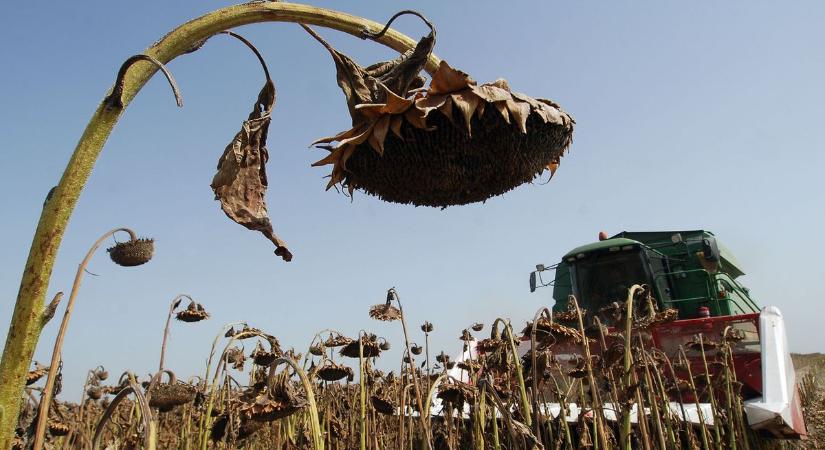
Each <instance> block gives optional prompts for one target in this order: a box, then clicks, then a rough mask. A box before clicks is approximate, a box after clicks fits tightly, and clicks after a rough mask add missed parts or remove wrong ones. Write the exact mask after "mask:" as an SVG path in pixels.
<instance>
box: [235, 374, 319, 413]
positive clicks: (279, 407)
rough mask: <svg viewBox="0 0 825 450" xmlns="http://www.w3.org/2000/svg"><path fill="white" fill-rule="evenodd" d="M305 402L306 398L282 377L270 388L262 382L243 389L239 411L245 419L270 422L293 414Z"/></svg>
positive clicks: (303, 405) (304, 404)
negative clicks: (245, 389)
mask: <svg viewBox="0 0 825 450" xmlns="http://www.w3.org/2000/svg"><path fill="white" fill-rule="evenodd" d="M306 403H307V401H306V399H305V398H303V397H302V396H301V395H300V394H299V393H298V392H296V390H295V388H294V387H293V386H292V384H291V383H290V382H289V381H288V380H287V379H285V378H284V379H282V380H281V381H280V382H278V383H276V384H275V386H274V387H273V388H272V389H269V387H268V386H266V385H265V384H263V385H257V386H253V387H252V388H250V389H248V390H247V391H245V392H244V394H243V395H242V396H241V403H240V406H239V411H240V413H241V416H243V417H246V418H247V419H252V420H256V421H261V422H271V421H273V420H276V419H282V418H284V417H288V416H291V415H292V414H295V413H296V412H298V411H299V410H301V409H302V408H304V407H305V406H306Z"/></svg>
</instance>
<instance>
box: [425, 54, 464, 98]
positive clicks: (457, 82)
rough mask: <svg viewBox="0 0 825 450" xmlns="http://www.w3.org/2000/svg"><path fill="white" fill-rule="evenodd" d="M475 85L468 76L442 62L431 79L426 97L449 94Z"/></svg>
mask: <svg viewBox="0 0 825 450" xmlns="http://www.w3.org/2000/svg"><path fill="white" fill-rule="evenodd" d="M475 84H476V82H475V80H473V79H472V78H470V75H467V74H466V73H464V72H462V71H460V70H458V69H453V68H452V67H450V65H449V64H447V61H444V60H442V61H441V64H439V65H438V69H437V70H436V71H435V73H434V74H433V79H432V80H431V81H430V88H429V89H428V90H427V95H428V96H429V95H437V94H449V93H452V92H456V91H460V90H462V89H466V88H468V87H471V86H475Z"/></svg>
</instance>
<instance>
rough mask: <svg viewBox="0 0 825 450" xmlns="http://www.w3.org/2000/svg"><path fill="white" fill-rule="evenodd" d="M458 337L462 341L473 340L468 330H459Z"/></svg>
mask: <svg viewBox="0 0 825 450" xmlns="http://www.w3.org/2000/svg"><path fill="white" fill-rule="evenodd" d="M458 338H459V339H461V340H462V341H472V340H473V335H472V334H470V330H467V329H464V330H461V336H459V337H458Z"/></svg>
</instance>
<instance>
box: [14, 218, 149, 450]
mask: <svg viewBox="0 0 825 450" xmlns="http://www.w3.org/2000/svg"><path fill="white" fill-rule="evenodd" d="M118 231H125V232H126V233H129V237H130V239H131V240H137V235H135V232H134V231H132V230H130V229H128V228H115V229H114V230H110V231H107V232H106V233H104V234H103V236H100V238H98V240H97V241H95V243H94V244H92V248H90V249H89V251H88V252H87V253H86V257H85V258H83V261H82V262H81V263H80V265H79V266H77V273H76V274H75V276H74V283H73V284H72V292H71V293H69V303H67V304H66V310H65V312H64V313H63V320H62V321H61V322H60V329H59V330H58V332H57V338H55V340H54V349H53V350H52V361H51V364H50V365H49V375H48V377H47V378H46V386H45V387H44V388H43V394H42V395H41V396H40V407H39V408H38V413H37V428H36V431H35V435H34V446H33V447H32V448H33V449H34V450H41V449H42V448H43V443H44V442H45V436H46V425H47V424H48V422H49V407H50V406H51V403H52V392H53V391H54V382H55V379H56V377H57V370H58V366H59V365H60V353H61V351H62V350H63V341H64V339H65V338H66V331H67V330H68V328H69V319H71V317H72V309H74V302H75V300H76V299H77V292H78V291H79V290H80V283H81V282H82V281H83V274H84V273H86V267H87V266H88V265H89V261H91V260H92V256H94V254H95V251H97V249H98V247H100V245H101V244H103V241H105V240H106V239H109V238H110V237H111V236H113V235H114V234H115V233H117V232H118ZM5 356H6V355H5V352H4V353H3V359H5Z"/></svg>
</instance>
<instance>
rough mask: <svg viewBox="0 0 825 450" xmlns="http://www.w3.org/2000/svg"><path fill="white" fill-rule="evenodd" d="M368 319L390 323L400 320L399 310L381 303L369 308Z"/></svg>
mask: <svg viewBox="0 0 825 450" xmlns="http://www.w3.org/2000/svg"><path fill="white" fill-rule="evenodd" d="M370 317H371V318H373V319H376V320H382V321H384V322H391V321H393V320H398V319H400V318H401V310H400V309H398V308H396V307H395V306H392V305H391V304H389V303H382V304H379V305H374V306H372V307H371V308H370Z"/></svg>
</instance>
